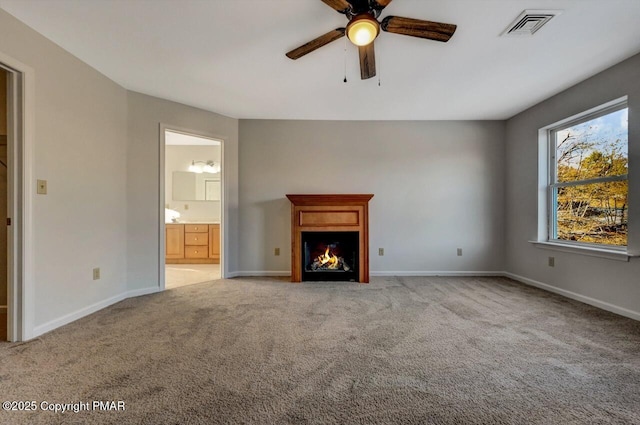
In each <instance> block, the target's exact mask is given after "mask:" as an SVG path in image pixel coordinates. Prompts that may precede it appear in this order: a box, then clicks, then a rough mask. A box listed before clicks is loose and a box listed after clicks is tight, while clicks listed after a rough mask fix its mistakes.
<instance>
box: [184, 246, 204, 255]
mask: <svg viewBox="0 0 640 425" xmlns="http://www.w3.org/2000/svg"><path fill="white" fill-rule="evenodd" d="M184 258H209V249H208V248H207V247H206V246H204V247H200V246H185V247H184Z"/></svg>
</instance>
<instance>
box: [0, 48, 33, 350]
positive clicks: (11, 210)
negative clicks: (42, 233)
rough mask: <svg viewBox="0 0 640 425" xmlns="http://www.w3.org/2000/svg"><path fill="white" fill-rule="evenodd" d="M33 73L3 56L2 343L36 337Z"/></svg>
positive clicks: (0, 162) (0, 158)
mask: <svg viewBox="0 0 640 425" xmlns="http://www.w3.org/2000/svg"><path fill="white" fill-rule="evenodd" d="M33 88H34V74H33V70H32V69H31V68H30V67H28V66H27V65H25V64H23V63H21V62H19V61H17V60H15V59H13V58H11V57H9V56H7V55H4V54H3V53H2V52H0V340H2V341H24V340H28V339H29V338H31V337H32V336H33V318H34V313H35V311H34V304H33V293H34V291H33V286H34V285H33V244H32V240H31V235H32V234H33V227H32V226H33V222H32V220H33V209H32V199H31V194H32V183H34V185H33V186H35V182H34V181H33V180H32V179H31V170H32V152H33V151H32V146H33V144H32V143H33V140H32V136H33V128H34V121H33V116H34V113H33V109H34V102H33Z"/></svg>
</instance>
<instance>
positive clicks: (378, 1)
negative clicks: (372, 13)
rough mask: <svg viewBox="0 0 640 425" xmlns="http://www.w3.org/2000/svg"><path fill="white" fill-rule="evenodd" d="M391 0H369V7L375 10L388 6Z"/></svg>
mask: <svg viewBox="0 0 640 425" xmlns="http://www.w3.org/2000/svg"><path fill="white" fill-rule="evenodd" d="M391 1H392V0H371V7H372V8H373V9H376V10H382V9H384V8H385V7H387V6H389V3H391Z"/></svg>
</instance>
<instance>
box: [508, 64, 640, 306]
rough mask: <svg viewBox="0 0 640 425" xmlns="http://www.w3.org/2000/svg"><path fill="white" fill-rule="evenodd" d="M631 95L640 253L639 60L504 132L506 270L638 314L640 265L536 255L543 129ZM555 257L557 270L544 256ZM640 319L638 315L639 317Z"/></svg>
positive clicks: (635, 239) (633, 244) (635, 238)
mask: <svg viewBox="0 0 640 425" xmlns="http://www.w3.org/2000/svg"><path fill="white" fill-rule="evenodd" d="M624 95H628V96H629V164H630V167H629V192H630V193H629V212H630V214H631V216H630V226H629V232H630V234H629V249H630V250H635V251H636V252H638V250H639V249H640V167H638V166H639V165H640V55H636V56H634V57H632V58H631V59H628V60H626V61H624V62H622V63H620V64H618V65H616V66H614V67H612V68H610V69H608V70H606V71H604V72H602V73H600V74H598V75H596V76H594V77H592V78H590V79H588V80H586V81H584V82H582V83H580V84H577V85H576V86H574V87H572V88H570V89H568V90H566V91H564V92H562V93H560V94H558V95H556V96H554V97H552V98H550V99H548V100H546V101H544V102H542V103H540V104H538V105H536V106H534V107H533V108H531V109H529V110H527V111H525V112H523V113H521V114H519V115H517V116H515V117H513V118H511V119H510V120H509V121H508V122H507V132H506V165H507V168H506V197H505V198H506V199H505V201H506V203H505V209H506V217H505V218H506V228H505V234H506V238H505V242H506V246H505V249H506V270H507V271H509V272H511V273H514V274H516V275H519V276H522V277H525V278H528V279H532V280H534V281H537V282H541V283H544V284H547V285H551V286H552V287H554V288H558V289H560V290H564V291H570V292H572V293H574V294H578V295H580V296H583V297H589V298H593V299H595V300H598V301H600V302H604V303H608V304H612V305H614V306H618V307H622V308H625V309H628V310H631V311H633V312H636V314H640V258H632V259H631V261H630V262H627V263H625V262H620V261H615V260H607V259H603V258H595V257H587V256H584V255H580V254H573V253H564V252H556V251H550V250H546V249H541V248H537V247H535V246H534V245H532V244H531V243H529V242H528V241H530V240H535V239H536V238H537V225H538V224H537V223H538V222H537V187H538V183H537V182H538V174H537V173H538V169H537V167H538V164H537V149H538V129H540V128H542V127H544V126H547V125H549V124H552V123H554V122H556V121H559V120H561V119H563V118H567V117H569V116H572V115H574V114H577V113H580V112H582V111H585V110H588V109H590V108H593V107H595V106H598V105H600V104H603V103H605V102H608V101H610V100H613V99H616V98H619V97H621V96H624ZM549 256H554V257H555V267H554V268H551V267H548V266H547V257H549ZM638 317H640V316H638Z"/></svg>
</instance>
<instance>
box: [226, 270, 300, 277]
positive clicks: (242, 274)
mask: <svg viewBox="0 0 640 425" xmlns="http://www.w3.org/2000/svg"><path fill="white" fill-rule="evenodd" d="M232 275H233V276H232ZM228 276H229V277H249V276H257V277H269V276H291V270H282V271H277V270H276V271H271V270H254V271H239V272H233V273H228Z"/></svg>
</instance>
